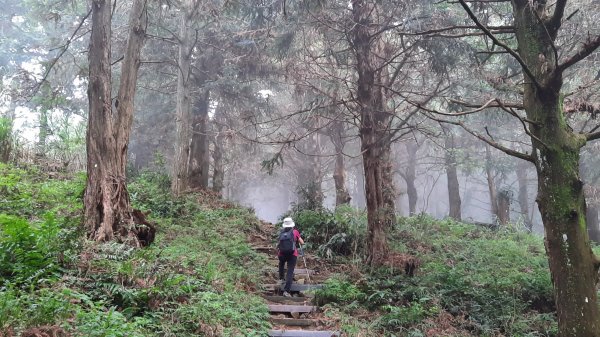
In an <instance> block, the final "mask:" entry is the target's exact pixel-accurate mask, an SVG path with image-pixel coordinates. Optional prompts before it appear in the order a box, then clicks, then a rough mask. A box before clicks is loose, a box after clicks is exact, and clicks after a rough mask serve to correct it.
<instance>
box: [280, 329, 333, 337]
mask: <svg viewBox="0 0 600 337" xmlns="http://www.w3.org/2000/svg"><path fill="white" fill-rule="evenodd" d="M339 335H340V333H339V332H338V331H308V330H270V331H269V336H271V337H332V336H339Z"/></svg>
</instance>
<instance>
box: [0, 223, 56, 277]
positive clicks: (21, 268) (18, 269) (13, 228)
mask: <svg viewBox="0 0 600 337" xmlns="http://www.w3.org/2000/svg"><path fill="white" fill-rule="evenodd" d="M59 232H60V228H59V227H58V223H57V222H56V221H55V219H54V217H53V216H52V215H50V214H49V215H48V216H47V217H46V219H45V221H44V222H42V223H41V224H40V226H39V227H34V226H32V225H30V224H29V223H28V222H27V221H26V220H23V219H20V218H17V217H14V216H9V215H6V214H0V280H11V281H12V282H13V283H19V284H20V283H23V282H27V283H32V282H34V281H36V280H38V279H40V278H43V277H47V276H52V274H55V273H56V272H57V270H58V265H59V261H58V252H60V250H59V248H60V247H59V246H60V242H59V241H58V233H59Z"/></svg>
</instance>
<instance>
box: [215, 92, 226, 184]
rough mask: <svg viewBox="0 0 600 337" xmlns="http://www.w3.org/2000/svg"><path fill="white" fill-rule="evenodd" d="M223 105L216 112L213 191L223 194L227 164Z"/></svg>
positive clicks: (220, 104)
mask: <svg viewBox="0 0 600 337" xmlns="http://www.w3.org/2000/svg"><path fill="white" fill-rule="evenodd" d="M222 105H223V103H219V105H218V106H217V108H216V111H215V118H214V123H213V125H214V128H215V131H216V135H215V136H214V137H213V142H214V150H213V155H212V157H213V186H212V190H213V191H215V192H217V193H219V194H221V193H222V192H223V187H224V186H225V164H224V160H223V155H224V152H225V142H226V140H227V139H226V137H225V133H224V130H225V126H224V125H225V117H224V113H223V109H224V108H223V106H222Z"/></svg>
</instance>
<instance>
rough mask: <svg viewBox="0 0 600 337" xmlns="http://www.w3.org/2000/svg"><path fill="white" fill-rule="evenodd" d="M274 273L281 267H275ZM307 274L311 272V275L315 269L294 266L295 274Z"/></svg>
mask: <svg viewBox="0 0 600 337" xmlns="http://www.w3.org/2000/svg"><path fill="white" fill-rule="evenodd" d="M273 272H274V273H278V272H279V269H277V268H275V269H273ZM298 274H300V275H306V274H310V275H314V274H315V271H314V270H313V269H304V268H294V275H298Z"/></svg>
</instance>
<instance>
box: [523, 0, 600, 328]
mask: <svg viewBox="0 0 600 337" xmlns="http://www.w3.org/2000/svg"><path fill="white" fill-rule="evenodd" d="M512 5H513V9H514V10H513V16H514V18H515V19H514V20H515V31H516V36H517V41H518V52H519V55H520V56H521V58H522V59H523V62H524V64H525V65H526V67H524V74H525V76H524V77H525V78H524V80H525V81H524V82H525V84H524V86H523V87H524V96H523V104H524V107H525V111H526V114H527V118H528V119H529V120H530V121H533V123H535V124H532V125H531V130H530V131H531V142H532V161H533V162H534V163H535V165H536V169H537V174H538V197H537V202H538V207H539V209H540V213H541V216H542V220H543V222H544V230H545V234H546V251H547V254H548V259H549V265H550V273H551V275H552V281H553V283H554V295H555V301H556V314H557V317H558V330H559V333H558V334H559V336H561V337H567V336H586V337H598V336H600V314H599V311H598V303H597V295H596V278H597V271H598V260H597V259H596V257H595V256H594V254H593V252H592V250H591V247H590V243H589V237H588V233H587V227H586V219H585V215H586V203H585V196H584V193H583V182H582V181H581V179H580V177H579V156H580V149H581V147H582V146H584V145H585V143H586V137H585V136H584V135H581V134H577V133H574V132H573V130H572V129H571V128H570V127H569V125H568V124H567V122H566V121H565V116H564V113H563V106H562V105H563V98H562V95H561V93H560V91H561V88H562V83H563V80H562V72H563V69H561V68H557V67H556V64H558V60H556V54H555V47H554V41H555V40H556V36H557V32H558V29H559V28H560V23H561V19H562V12H557V13H555V14H554V16H549V17H548V16H547V15H546V13H545V12H544V10H545V9H546V8H544V6H545V3H542V2H540V3H539V4H538V5H540V6H541V7H542V8H541V9H542V10H541V11H534V10H532V9H531V7H530V2H529V1H526V0H513V2H512ZM548 6H550V4H548ZM556 7H558V6H556ZM555 11H558V10H555ZM540 14H541V17H542V18H541V19H540ZM528 72H529V74H530V75H529V74H528Z"/></svg>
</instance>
